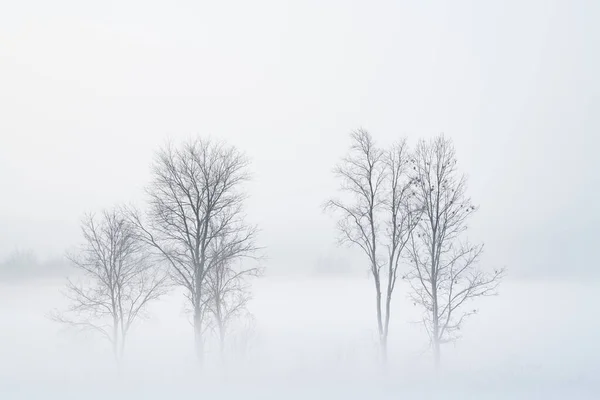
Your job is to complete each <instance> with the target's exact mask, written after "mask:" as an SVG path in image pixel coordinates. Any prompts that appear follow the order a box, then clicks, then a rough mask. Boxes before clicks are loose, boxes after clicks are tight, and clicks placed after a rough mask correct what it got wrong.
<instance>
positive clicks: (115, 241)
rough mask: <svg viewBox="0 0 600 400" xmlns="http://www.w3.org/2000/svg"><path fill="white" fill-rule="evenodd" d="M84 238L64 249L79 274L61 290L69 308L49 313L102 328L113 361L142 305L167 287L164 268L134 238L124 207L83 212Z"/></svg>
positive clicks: (62, 319)
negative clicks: (98, 212) (76, 246)
mask: <svg viewBox="0 0 600 400" xmlns="http://www.w3.org/2000/svg"><path fill="white" fill-rule="evenodd" d="M81 230H82V233H83V239H84V240H83V244H82V246H81V248H80V249H79V250H78V251H77V252H75V253H74V254H70V255H68V258H69V259H70V260H71V261H72V262H73V264H74V266H75V267H76V269H77V270H78V271H79V273H80V274H82V276H81V278H83V279H82V280H81V282H77V283H76V282H74V281H73V280H71V279H69V280H68V283H67V287H66V291H65V295H66V297H67V298H68V299H69V300H70V305H69V308H68V309H67V310H65V311H63V312H58V311H55V312H53V313H52V314H51V316H52V318H53V319H54V320H56V321H58V322H62V323H66V324H68V325H70V326H72V327H76V328H81V329H88V330H92V331H94V332H97V333H99V334H101V335H102V336H103V337H104V338H106V339H107V340H109V341H110V342H111V343H112V350H113V353H114V357H115V359H116V360H117V362H120V360H121V359H122V357H123V353H124V349H125V341H126V338H127V333H128V332H129V329H130V328H131V326H132V324H133V323H134V322H135V321H136V320H137V319H138V318H139V317H141V316H142V314H143V312H144V310H145V308H146V306H147V305H148V303H150V302H151V301H153V300H157V299H158V298H159V297H160V296H162V295H163V294H165V292H166V290H167V285H166V274H164V273H163V272H161V269H160V268H158V267H157V265H156V263H155V262H154V261H155V260H153V259H152V258H151V257H150V252H149V251H148V250H149V249H148V248H147V246H146V245H145V244H144V243H143V242H140V241H139V240H138V239H137V234H136V232H135V228H134V226H132V225H131V224H130V223H129V222H128V221H127V219H126V218H125V216H124V215H123V213H122V212H121V211H120V210H119V209H117V208H115V209H113V210H110V211H104V212H103V213H102V214H101V215H100V216H99V217H96V216H94V215H93V214H89V215H87V216H86V217H84V219H83V221H82V224H81Z"/></svg>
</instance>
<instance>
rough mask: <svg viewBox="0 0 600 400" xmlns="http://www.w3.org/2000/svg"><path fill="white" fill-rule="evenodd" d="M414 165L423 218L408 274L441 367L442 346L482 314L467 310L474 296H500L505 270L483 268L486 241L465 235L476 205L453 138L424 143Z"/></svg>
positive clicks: (413, 243)
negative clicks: (458, 166)
mask: <svg viewBox="0 0 600 400" xmlns="http://www.w3.org/2000/svg"><path fill="white" fill-rule="evenodd" d="M412 164H413V165H412V169H413V172H414V177H413V180H412V182H413V188H414V189H413V190H414V196H415V197H416V199H417V201H418V202H419V203H420V204H421V206H422V209H423V218H422V219H421V220H420V222H419V224H418V226H417V228H416V229H415V230H414V231H413V234H412V235H411V243H410V246H408V248H409V249H410V254H409V257H410V261H411V264H412V269H411V272H410V273H409V274H408V278H409V282H410V284H411V287H412V295H411V296H412V299H413V301H414V302H415V304H419V305H420V306H422V307H423V308H424V315H423V324H424V326H425V328H426V330H427V333H428V335H429V338H430V342H431V345H432V347H433V353H434V361H435V365H436V368H437V367H439V364H440V345H441V344H442V343H445V342H448V341H452V340H455V339H456V338H457V336H458V334H457V332H458V331H459V330H460V328H461V324H462V322H463V321H464V320H465V318H467V317H468V316H469V315H472V314H474V313H476V310H475V309H472V308H471V309H467V308H466V306H467V303H468V302H469V300H472V299H474V298H477V297H481V296H488V295H492V294H495V293H496V289H497V287H498V285H499V283H500V280H501V278H502V276H503V275H504V270H503V269H497V270H495V271H491V272H485V271H484V270H482V269H480V268H478V266H477V263H478V260H479V257H480V255H481V253H482V250H483V245H473V244H470V243H469V242H468V241H467V240H466V239H465V238H464V232H465V231H466V229H467V220H468V218H469V217H470V215H471V214H472V213H473V212H474V211H475V210H476V207H475V206H474V205H473V204H472V203H471V199H470V198H469V197H467V195H466V187H467V186H466V178H465V176H464V175H460V174H459V173H458V171H457V169H456V155H455V150H454V147H453V145H452V142H451V141H450V140H449V139H447V138H445V137H444V136H438V137H437V138H435V139H433V140H431V141H429V142H426V141H424V140H422V141H420V142H419V145H418V147H417V149H416V153H415V155H414V159H413V160H412Z"/></svg>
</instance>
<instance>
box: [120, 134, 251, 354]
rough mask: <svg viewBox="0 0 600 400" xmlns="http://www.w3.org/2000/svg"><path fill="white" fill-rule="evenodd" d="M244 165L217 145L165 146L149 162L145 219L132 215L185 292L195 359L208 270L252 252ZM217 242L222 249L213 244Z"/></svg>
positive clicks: (239, 156) (230, 150) (229, 148)
mask: <svg viewBox="0 0 600 400" xmlns="http://www.w3.org/2000/svg"><path fill="white" fill-rule="evenodd" d="M248 166H249V162H248V159H247V158H246V157H245V156H244V155H243V154H242V153H241V152H239V151H238V150H237V149H236V148H235V147H232V146H228V145H226V144H224V143H221V142H215V141H211V140H206V139H196V140H191V141H188V142H185V143H183V144H182V145H181V146H180V147H174V146H172V145H168V146H166V147H165V148H164V149H162V150H161V151H159V153H158V154H157V157H156V159H155V161H154V164H153V169H152V172H153V180H152V183H151V185H150V186H149V187H148V190H147V192H148V195H149V198H150V201H149V203H150V204H149V210H148V213H147V216H146V218H145V219H144V218H142V216H141V215H140V213H138V212H132V213H131V218H132V221H134V222H135V223H136V225H137V226H138V227H139V231H140V234H141V237H142V238H143V239H144V240H145V241H146V242H147V243H149V244H150V245H152V246H153V247H154V248H155V249H156V250H157V251H158V253H159V254H160V255H162V257H163V258H164V259H165V260H166V261H167V262H168V264H170V266H171V271H172V278H173V280H174V282H175V283H176V284H178V285H180V286H182V287H183V288H184V289H185V292H186V295H187V298H188V300H189V302H190V305H191V308H192V310H193V313H194V337H195V347H196V355H197V357H198V360H199V361H202V359H203V355H204V349H203V347H204V346H203V343H204V340H203V334H202V333H203V326H202V324H203V321H204V320H205V319H206V318H205V316H204V315H203V312H204V310H205V309H207V303H206V302H207V301H208V299H209V298H210V296H208V294H209V293H207V292H206V290H207V288H206V282H207V277H208V276H209V273H210V271H211V270H212V269H213V268H214V267H216V266H217V265H219V263H220V262H221V261H222V260H234V259H238V258H240V257H247V256H251V255H252V254H254V252H255V251H256V246H255V233H256V230H255V229H254V227H252V226H249V225H247V224H246V223H245V214H244V209H243V205H244V200H245V198H246V196H245V194H244V193H243V192H242V186H243V184H244V183H245V182H246V181H247V180H248V179H249V175H248V172H247V169H248ZM223 238H226V240H224V241H223V240H222V239H223ZM217 240H222V243H223V245H222V246H218V247H215V246H213V243H214V242H216V241H217Z"/></svg>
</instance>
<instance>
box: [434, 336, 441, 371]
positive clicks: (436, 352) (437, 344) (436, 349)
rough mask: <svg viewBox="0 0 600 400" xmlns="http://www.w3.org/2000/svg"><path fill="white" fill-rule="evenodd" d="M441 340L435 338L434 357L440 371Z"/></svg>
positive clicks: (436, 367) (436, 366)
mask: <svg viewBox="0 0 600 400" xmlns="http://www.w3.org/2000/svg"><path fill="white" fill-rule="evenodd" d="M440 356H441V355H440V341H439V339H437V338H434V340H433V359H434V365H435V371H436V372H438V371H439V370H440Z"/></svg>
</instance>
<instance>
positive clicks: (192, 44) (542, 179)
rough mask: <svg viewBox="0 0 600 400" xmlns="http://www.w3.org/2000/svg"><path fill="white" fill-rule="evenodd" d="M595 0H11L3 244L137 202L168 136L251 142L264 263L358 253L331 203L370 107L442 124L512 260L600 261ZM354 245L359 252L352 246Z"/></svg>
mask: <svg viewBox="0 0 600 400" xmlns="http://www.w3.org/2000/svg"><path fill="white" fill-rule="evenodd" d="M599 19H600V2H598V1H593V0H590V1H567V0H565V1H550V0H540V1H502V2H500V1H497V2H489V1H488V2H481V1H452V2H436V1H419V2H416V1H410V2H409V1H406V2H404V1H398V0H395V1H389V2H383V1H361V2H358V1H347V0H339V1H306V0H305V1H297V2H283V1H275V0H274V1H252V2H250V1H237V2H233V1H218V2H215V1H213V2H203V1H175V0H171V1H168V2H166V1H165V2H156V1H106V0H105V1H102V2H94V3H93V4H92V3H91V2H81V1H53V2H46V1H39V2H34V1H12V2H5V3H4V4H3V5H2V6H0V183H1V184H2V185H1V186H0V187H1V190H0V257H3V256H5V255H6V254H8V253H9V252H10V251H12V250H14V249H15V248H33V249H35V250H36V251H37V252H38V253H39V254H40V255H43V256H50V255H56V254H62V253H63V252H64V250H65V249H67V248H69V247H70V246H73V245H74V244H77V242H78V240H79V228H78V220H79V218H80V217H81V216H82V214H83V213H84V212H86V211H94V210H100V209H102V208H103V207H107V206H111V205H113V204H115V203H119V202H129V201H140V199H141V198H142V193H143V192H142V190H143V187H144V185H145V184H146V183H147V181H148V179H149V163H150V160H151V158H152V155H153V153H154V151H156V149H157V148H158V147H159V146H161V145H162V144H164V143H165V141H166V140H167V138H174V139H179V138H188V137H191V136H193V135H202V136H206V135H211V136H213V137H216V138H223V139H225V140H227V141H228V142H230V143H231V144H234V145H236V146H238V147H239V148H241V149H242V150H244V151H246V152H247V153H248V155H249V156H250V157H251V159H252V160H253V164H252V170H253V173H254V181H253V183H252V184H251V185H250V186H249V188H248V189H249V191H250V194H251V196H252V197H251V199H250V201H249V204H248V209H249V215H250V219H251V220H252V221H253V222H256V223H258V224H259V225H260V227H261V229H262V234H261V241H262V244H264V245H265V246H266V247H267V249H268V254H269V256H270V260H269V261H268V264H267V267H268V268H269V269H270V270H271V271H278V272H286V271H297V270H307V271H311V270H313V269H315V268H316V267H317V266H318V265H333V266H335V268H338V269H339V268H345V267H346V266H349V267H350V266H354V267H356V266H357V264H359V260H358V259H357V258H356V257H355V255H356V253H353V252H349V251H347V250H345V249H339V248H337V247H336V244H335V237H336V233H335V230H334V222H333V220H332V219H331V217H329V216H328V215H326V214H323V213H322V211H321V208H320V206H321V204H322V203H323V202H324V201H325V200H326V199H327V197H329V196H331V195H333V194H335V190H336V185H335V182H334V180H333V177H332V174H331V169H332V167H333V165H334V164H335V163H336V162H337V160H338V159H339V158H340V156H341V155H342V154H343V153H344V152H345V151H346V148H347V146H348V143H349V141H348V133H349V132H350V131H351V130H353V129H356V128H359V127H363V128H365V129H367V130H369V131H370V132H371V133H372V134H373V135H374V136H375V138H376V139H377V140H378V141H379V142H380V143H381V144H387V143H391V142H392V141H394V140H396V139H398V138H401V137H403V136H406V137H408V138H409V141H410V143H411V144H413V145H414V144H415V143H416V141H417V140H418V138H421V137H423V138H428V137H431V136H433V135H436V134H439V133H441V132H444V133H445V134H446V135H448V136H450V137H451V138H453V139H454V141H455V145H456V148H457V152H458V158H459V167H460V168H461V169H462V170H463V171H464V172H465V173H467V174H468V176H469V193H470V195H471V197H472V198H473V200H474V202H475V203H476V204H478V205H479V206H480V211H479V212H478V213H477V214H476V216H475V217H474V218H473V221H472V224H471V227H472V229H471V233H470V235H469V236H470V238H471V240H473V241H483V242H485V243H486V252H485V255H484V257H483V259H482V261H483V262H485V263H487V264H491V265H493V266H506V267H508V268H509V273H510V275H511V276H513V277H522V278H536V279H544V278H555V277H558V276H568V277H576V278H589V277H596V276H598V275H599V274H598V265H597V256H596V254H595V251H596V246H597V243H598V235H597V231H598V223H599V222H600V205H599V204H600V195H599V193H600V191H599V189H598V187H599V185H600V179H599V177H598V170H599V167H600V161H599V160H598V157H597V154H596V153H597V148H598V145H599V144H600V137H599V128H600V112H599V106H600V78H599V77H598V71H600V59H599V53H598V49H599V48H600V31H599V29H598V28H597V27H596V26H595V25H596V24H597V21H598V20H599ZM359 266H360V265H359Z"/></svg>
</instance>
